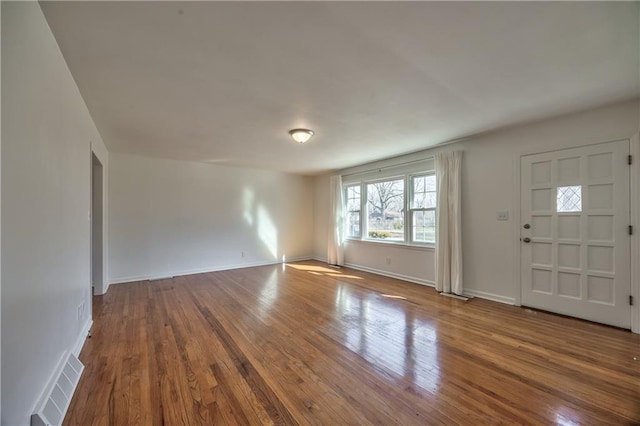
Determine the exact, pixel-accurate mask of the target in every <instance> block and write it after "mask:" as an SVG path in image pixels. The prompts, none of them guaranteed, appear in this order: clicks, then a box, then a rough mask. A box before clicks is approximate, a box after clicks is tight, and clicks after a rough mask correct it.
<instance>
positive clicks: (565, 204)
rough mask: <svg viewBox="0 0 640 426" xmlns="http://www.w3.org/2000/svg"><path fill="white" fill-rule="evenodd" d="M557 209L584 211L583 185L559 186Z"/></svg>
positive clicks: (559, 210)
mask: <svg viewBox="0 0 640 426" xmlns="http://www.w3.org/2000/svg"><path fill="white" fill-rule="evenodd" d="M556 210H557V211H558V212H559V213H565V212H581V211H582V186H581V185H577V186H559V187H558V196H557V197H556Z"/></svg>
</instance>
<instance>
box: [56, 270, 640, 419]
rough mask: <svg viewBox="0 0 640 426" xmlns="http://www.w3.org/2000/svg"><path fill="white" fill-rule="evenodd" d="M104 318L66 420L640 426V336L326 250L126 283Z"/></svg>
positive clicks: (107, 299) (97, 315) (104, 306)
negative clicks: (343, 261)
mask: <svg viewBox="0 0 640 426" xmlns="http://www.w3.org/2000/svg"><path fill="white" fill-rule="evenodd" d="M94 321H95V323H94V327H93V330H92V335H93V337H92V338H91V339H88V340H87V343H86V344H85V346H84V349H83V351H82V354H81V356H80V359H81V360H82V362H83V363H84V364H85V366H86V369H85V371H84V374H83V376H82V378H81V380H80V384H79V387H78V389H77V391H76V394H75V396H74V398H73V401H72V403H71V406H70V408H69V411H68V413H67V417H66V419H65V424H67V425H90V424H112V425H135V424H140V425H161V424H166V425H199V424H207V425H214V424H215V425H224V424H229V425H236V424H252V425H253V424H287V425H289V424H323V425H339V424H340V425H355V424H384V425H388V424H403V425H411V424H419V425H426V424H449V425H451V424H461V425H477V424H562V425H573V424H594V425H605V424H611V425H613V424H616V425H623V424H640V335H636V334H632V333H630V332H627V331H624V330H619V329H615V328H610V327H606V326H600V325H596V324H592V323H588V322H584V321H580V320H574V319H570V318H564V317H559V316H555V315H551V314H546V313H542V312H536V311H531V310H527V309H522V308H518V307H513V306H507V305H502V304H499V303H494V302H489V301H486V300H481V299H472V300H471V301H469V302H464V301H460V300H456V299H452V298H448V297H441V296H439V295H438V294H437V293H436V292H435V291H434V290H433V289H432V288H429V287H423V286H419V285H416V284H410V283H405V282H402V281H398V280H394V279H390V278H385V277H380V276H377V275H372V274H367V273H363V272H358V271H354V270H350V269H347V268H343V269H333V268H327V267H326V266H325V265H324V264H321V263H318V262H302V263H292V264H287V265H286V266H282V265H274V266H264V267H257V268H247V269H238V270H232V271H225V272H214V273H208V274H200V275H191V276H187V277H178V278H174V279H167V280H162V281H154V282H146V281H145V282H137V283H130V284H119V285H113V286H111V287H110V289H109V292H108V294H107V295H105V296H101V297H96V298H95V299H94ZM634 357H638V358H639V360H638V361H635V360H634Z"/></svg>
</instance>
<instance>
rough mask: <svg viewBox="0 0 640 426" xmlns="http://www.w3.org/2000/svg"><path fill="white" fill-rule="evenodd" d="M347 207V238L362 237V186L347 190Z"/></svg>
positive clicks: (353, 186) (352, 186)
mask: <svg viewBox="0 0 640 426" xmlns="http://www.w3.org/2000/svg"><path fill="white" fill-rule="evenodd" d="M345 199H346V205H347V211H346V213H347V220H346V224H347V237H349V238H354V237H355V238H359V237H360V205H361V204H362V199H361V197H360V185H359V184H358V185H349V186H347V188H346V196H345Z"/></svg>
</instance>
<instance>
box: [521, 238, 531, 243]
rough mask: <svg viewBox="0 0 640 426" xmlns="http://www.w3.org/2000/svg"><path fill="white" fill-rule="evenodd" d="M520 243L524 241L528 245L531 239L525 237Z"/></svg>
mask: <svg viewBox="0 0 640 426" xmlns="http://www.w3.org/2000/svg"><path fill="white" fill-rule="evenodd" d="M522 241H524V242H525V243H530V242H531V238H529V237H526V238H523V239H522Z"/></svg>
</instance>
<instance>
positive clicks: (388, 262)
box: [387, 257, 391, 265]
mask: <svg viewBox="0 0 640 426" xmlns="http://www.w3.org/2000/svg"><path fill="white" fill-rule="evenodd" d="M387 265H391V258H390V257H387Z"/></svg>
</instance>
